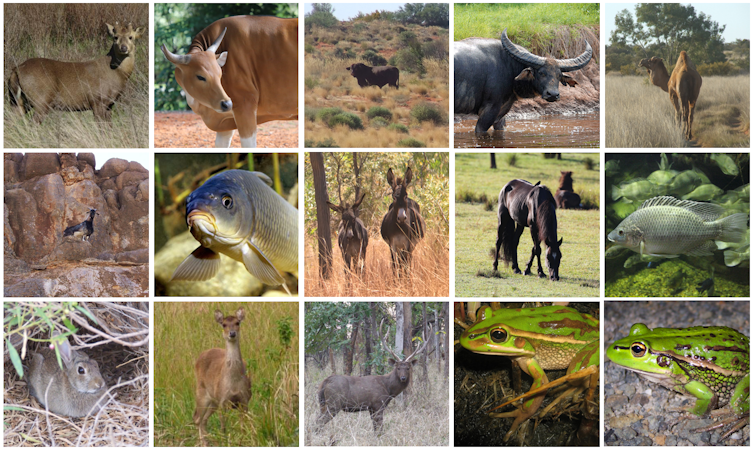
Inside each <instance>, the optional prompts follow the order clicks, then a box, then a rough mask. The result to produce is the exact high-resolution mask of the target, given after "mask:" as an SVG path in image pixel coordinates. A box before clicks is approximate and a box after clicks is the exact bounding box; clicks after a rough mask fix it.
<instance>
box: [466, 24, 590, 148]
mask: <svg viewBox="0 0 754 451" xmlns="http://www.w3.org/2000/svg"><path fill="white" fill-rule="evenodd" d="M584 42H585V43H586V50H585V51H584V53H582V54H581V55H579V56H578V57H576V58H571V59H565V60H558V59H553V58H545V57H542V56H537V55H534V54H533V53H531V52H529V51H528V50H526V49H524V48H523V47H521V46H518V45H516V44H513V43H512V42H511V41H510V39H508V34H507V29H505V30H503V33H502V35H501V36H500V40H499V41H498V40H497V39H482V38H469V39H464V40H462V41H458V42H456V43H454V45H453V64H454V71H453V75H454V86H455V99H454V114H476V115H478V116H479V120H477V123H476V129H475V133H476V135H477V136H483V135H485V134H486V133H487V130H488V129H489V128H490V127H491V126H493V125H494V128H495V130H502V129H503V125H504V124H505V115H506V114H507V113H508V111H509V110H510V109H511V106H513V103H514V102H515V101H516V98H517V97H522V98H526V97H528V98H530V97H535V96H536V95H537V94H539V95H541V96H542V98H543V99H545V100H547V101H548V102H555V101H557V100H558V99H560V91H559V87H558V83H562V84H563V86H565V85H566V84H568V85H570V86H571V87H573V86H574V85H576V84H577V83H576V81H575V80H574V79H573V78H571V77H570V76H568V75H564V72H571V71H575V70H578V69H581V68H582V67H584V66H586V65H587V64H588V63H589V61H590V60H591V58H592V47H591V46H590V45H589V42H587V41H584Z"/></svg>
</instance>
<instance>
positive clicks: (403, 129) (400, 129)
mask: <svg viewBox="0 0 754 451" xmlns="http://www.w3.org/2000/svg"><path fill="white" fill-rule="evenodd" d="M387 129H388V130H395V131H397V132H399V133H408V127H406V126H405V125H403V124H399V123H397V122H393V123H392V124H390V125H388V127H387Z"/></svg>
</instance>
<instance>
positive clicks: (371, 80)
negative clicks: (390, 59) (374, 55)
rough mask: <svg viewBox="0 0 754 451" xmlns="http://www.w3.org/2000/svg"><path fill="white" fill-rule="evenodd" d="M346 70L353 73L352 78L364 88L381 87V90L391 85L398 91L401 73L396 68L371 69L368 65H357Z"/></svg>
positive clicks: (352, 65)
mask: <svg viewBox="0 0 754 451" xmlns="http://www.w3.org/2000/svg"><path fill="white" fill-rule="evenodd" d="M346 70H350V71H351V76H352V77H355V78H356V80H357V81H358V82H359V86H361V87H362V88H363V87H365V86H379V87H380V88H381V87H383V86H385V85H390V86H392V87H394V88H395V89H398V77H399V75H400V72H399V71H398V68H397V67H395V66H374V67H370V66H367V65H366V64H362V63H355V64H351V65H350V66H348V67H346Z"/></svg>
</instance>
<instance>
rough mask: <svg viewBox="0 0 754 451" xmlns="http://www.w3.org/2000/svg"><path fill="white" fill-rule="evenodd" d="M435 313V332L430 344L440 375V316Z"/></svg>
mask: <svg viewBox="0 0 754 451" xmlns="http://www.w3.org/2000/svg"><path fill="white" fill-rule="evenodd" d="M434 313H435V332H434V333H433V334H432V344H433V345H435V360H437V373H438V374H442V359H441V358H440V338H439V337H440V315H439V314H438V313H437V310H435V311H434Z"/></svg>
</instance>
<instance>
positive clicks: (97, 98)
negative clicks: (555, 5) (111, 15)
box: [8, 22, 144, 123]
mask: <svg viewBox="0 0 754 451" xmlns="http://www.w3.org/2000/svg"><path fill="white" fill-rule="evenodd" d="M105 25H107V32H108V33H109V34H110V36H112V37H113V45H112V47H110V51H109V52H108V53H107V55H105V56H103V57H100V58H98V59H96V60H92V61H86V62H82V63H74V62H66V61H55V60H51V59H47V58H32V59H28V60H26V61H24V62H23V63H22V64H21V65H19V66H18V67H16V68H15V69H13V71H12V72H11V74H10V78H9V79H8V92H9V94H10V103H11V105H14V106H16V107H17V108H18V111H19V112H20V113H21V114H24V113H27V112H29V111H31V110H32V109H33V110H34V120H35V121H36V122H38V123H41V122H42V120H43V119H44V117H45V116H46V115H47V112H48V111H49V110H61V111H88V110H92V111H93V112H94V117H95V119H96V120H98V121H110V110H111V109H112V107H113V105H114V104H115V101H116V100H117V99H118V97H119V96H120V94H121V92H123V89H124V88H125V87H126V82H127V81H128V77H130V76H131V72H133V70H134V58H135V57H134V51H135V49H136V46H135V42H134V41H135V40H136V39H138V38H139V37H141V35H142V34H143V33H144V28H143V27H139V28H137V29H135V30H134V27H133V25H131V24H128V26H127V27H125V26H122V25H119V24H118V22H115V26H113V25H110V24H105Z"/></svg>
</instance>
